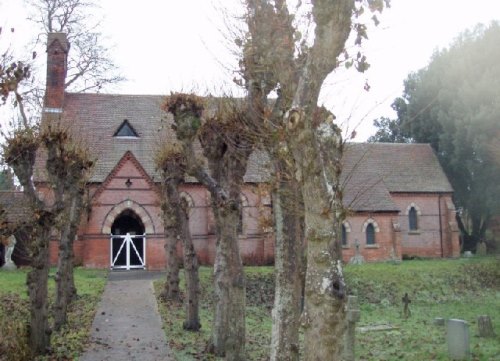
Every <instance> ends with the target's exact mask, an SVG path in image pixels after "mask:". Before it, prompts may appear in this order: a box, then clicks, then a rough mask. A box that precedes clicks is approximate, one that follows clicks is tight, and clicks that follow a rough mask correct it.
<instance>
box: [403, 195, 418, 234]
mask: <svg viewBox="0 0 500 361" xmlns="http://www.w3.org/2000/svg"><path fill="white" fill-rule="evenodd" d="M412 208H414V209H415V211H416V212H417V229H410V210H411V209H412ZM405 215H406V217H407V218H408V234H409V235H419V234H420V227H419V223H420V222H419V221H418V218H419V217H420V216H422V210H421V209H420V207H419V206H418V205H416V204H415V203H414V202H411V203H410V204H409V205H408V207H406V212H405Z"/></svg>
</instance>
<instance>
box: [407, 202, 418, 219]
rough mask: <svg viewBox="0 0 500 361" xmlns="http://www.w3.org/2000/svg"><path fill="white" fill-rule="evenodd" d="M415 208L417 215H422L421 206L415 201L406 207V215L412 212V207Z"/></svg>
mask: <svg viewBox="0 0 500 361" xmlns="http://www.w3.org/2000/svg"><path fill="white" fill-rule="evenodd" d="M412 207H413V208H415V210H416V211H417V215H418V216H421V215H422V211H421V210H420V207H419V206H417V205H416V204H415V203H414V202H411V203H410V204H409V205H408V207H406V212H405V215H406V216H408V215H409V214H410V209H412Z"/></svg>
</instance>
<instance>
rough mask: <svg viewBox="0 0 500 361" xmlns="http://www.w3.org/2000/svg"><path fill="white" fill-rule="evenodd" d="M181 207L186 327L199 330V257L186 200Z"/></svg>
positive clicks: (190, 329) (186, 328)
mask: <svg viewBox="0 0 500 361" xmlns="http://www.w3.org/2000/svg"><path fill="white" fill-rule="evenodd" d="M182 203H183V204H182V206H181V207H180V212H181V213H182V214H181V215H180V220H181V229H182V234H183V237H182V239H183V241H184V242H183V243H184V275H185V276H184V278H185V279H186V301H185V302H186V321H184V325H183V327H184V329H185V330H189V331H198V330H199V329H200V328H201V323H200V316H199V295H200V278H199V276H198V268H199V265H198V258H197V257H196V252H195V250H194V245H193V240H192V238H191V232H190V231H189V209H188V208H187V206H188V205H187V204H186V202H182Z"/></svg>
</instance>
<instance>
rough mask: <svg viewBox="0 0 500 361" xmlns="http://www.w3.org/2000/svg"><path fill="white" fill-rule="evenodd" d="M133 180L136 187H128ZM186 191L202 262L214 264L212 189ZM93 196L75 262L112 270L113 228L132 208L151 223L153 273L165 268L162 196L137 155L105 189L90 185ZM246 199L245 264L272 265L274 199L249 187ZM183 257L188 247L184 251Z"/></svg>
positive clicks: (54, 249) (53, 250)
mask: <svg viewBox="0 0 500 361" xmlns="http://www.w3.org/2000/svg"><path fill="white" fill-rule="evenodd" d="M127 180H130V181H131V183H132V184H131V185H129V186H127V185H126V182H127ZM182 191H183V192H185V193H187V194H188V195H189V198H190V200H191V203H192V208H191V212H190V221H189V223H190V230H191V235H192V237H193V243H194V246H195V250H196V253H197V255H198V259H199V261H200V263H201V264H213V262H214V259H215V235H214V234H211V231H212V233H213V229H214V219H213V215H212V210H211V208H210V196H209V193H208V192H207V190H206V189H205V188H204V187H202V186H200V185H197V184H186V185H184V186H183V187H182ZM90 194H93V195H94V197H93V201H92V208H91V212H90V214H89V215H88V217H84V218H85V219H84V220H82V224H81V226H80V230H79V237H78V240H77V241H76V242H75V247H74V250H75V258H76V260H77V262H78V263H81V264H83V265H84V266H86V267H91V268H108V267H110V233H109V232H110V227H111V224H112V222H113V221H114V219H115V218H116V217H117V216H118V215H119V214H120V212H121V211H123V210H124V209H132V210H133V211H134V212H135V213H136V214H137V215H139V217H140V218H141V220H142V222H143V223H144V224H145V225H150V231H148V232H147V235H146V266H147V269H151V270H152V269H163V268H165V265H166V262H167V257H166V253H165V249H164V243H165V240H164V235H163V220H162V215H161V210H160V198H159V197H160V195H159V192H158V189H157V186H156V185H154V184H152V183H151V182H150V181H148V178H147V175H146V174H145V173H144V171H143V170H142V168H141V167H140V165H138V164H137V162H136V161H135V159H134V158H133V156H132V155H126V156H125V157H124V158H123V159H122V160H121V161H120V163H119V164H118V166H117V167H116V169H115V170H114V171H113V172H112V173H111V176H110V179H108V180H107V181H106V182H104V183H103V184H102V185H93V186H91V187H90ZM243 194H244V197H243V199H244V201H243V222H244V227H243V233H242V235H240V239H239V242H240V250H241V256H242V260H243V262H244V263H245V264H269V263H271V262H272V261H273V260H274V244H273V241H272V239H271V238H270V236H269V235H268V234H265V233H263V232H262V227H261V225H260V214H261V212H263V213H265V212H266V211H267V212H268V208H269V207H267V208H266V207H265V206H264V207H263V204H265V205H269V203H270V201H269V199H268V197H267V198H266V197H264V198H262V195H261V194H260V193H259V192H257V191H256V189H255V187H253V186H251V185H248V186H246V187H245V189H244V191H243ZM179 254H182V247H179ZM56 262H57V242H55V241H54V242H52V244H51V263H52V264H55V263H56Z"/></svg>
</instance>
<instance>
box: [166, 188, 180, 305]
mask: <svg viewBox="0 0 500 361" xmlns="http://www.w3.org/2000/svg"><path fill="white" fill-rule="evenodd" d="M173 188H175V190H174V189H173ZM173 192H177V185H171V184H170V185H169V184H168V182H167V184H165V190H164V204H163V207H162V208H163V224H164V227H165V238H166V243H165V251H166V253H167V279H166V281H165V284H164V287H163V292H162V294H161V295H162V297H163V298H165V299H167V300H173V301H180V291H179V269H180V263H181V262H180V259H179V255H178V253H177V243H178V242H179V237H180V234H179V232H178V231H177V227H179V225H178V224H177V219H176V214H175V212H176V211H175V204H174V203H175V201H174V200H173V199H172V196H173V194H171V193H173ZM177 193H178V192H177ZM177 198H178V194H177ZM170 202H173V203H170Z"/></svg>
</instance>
